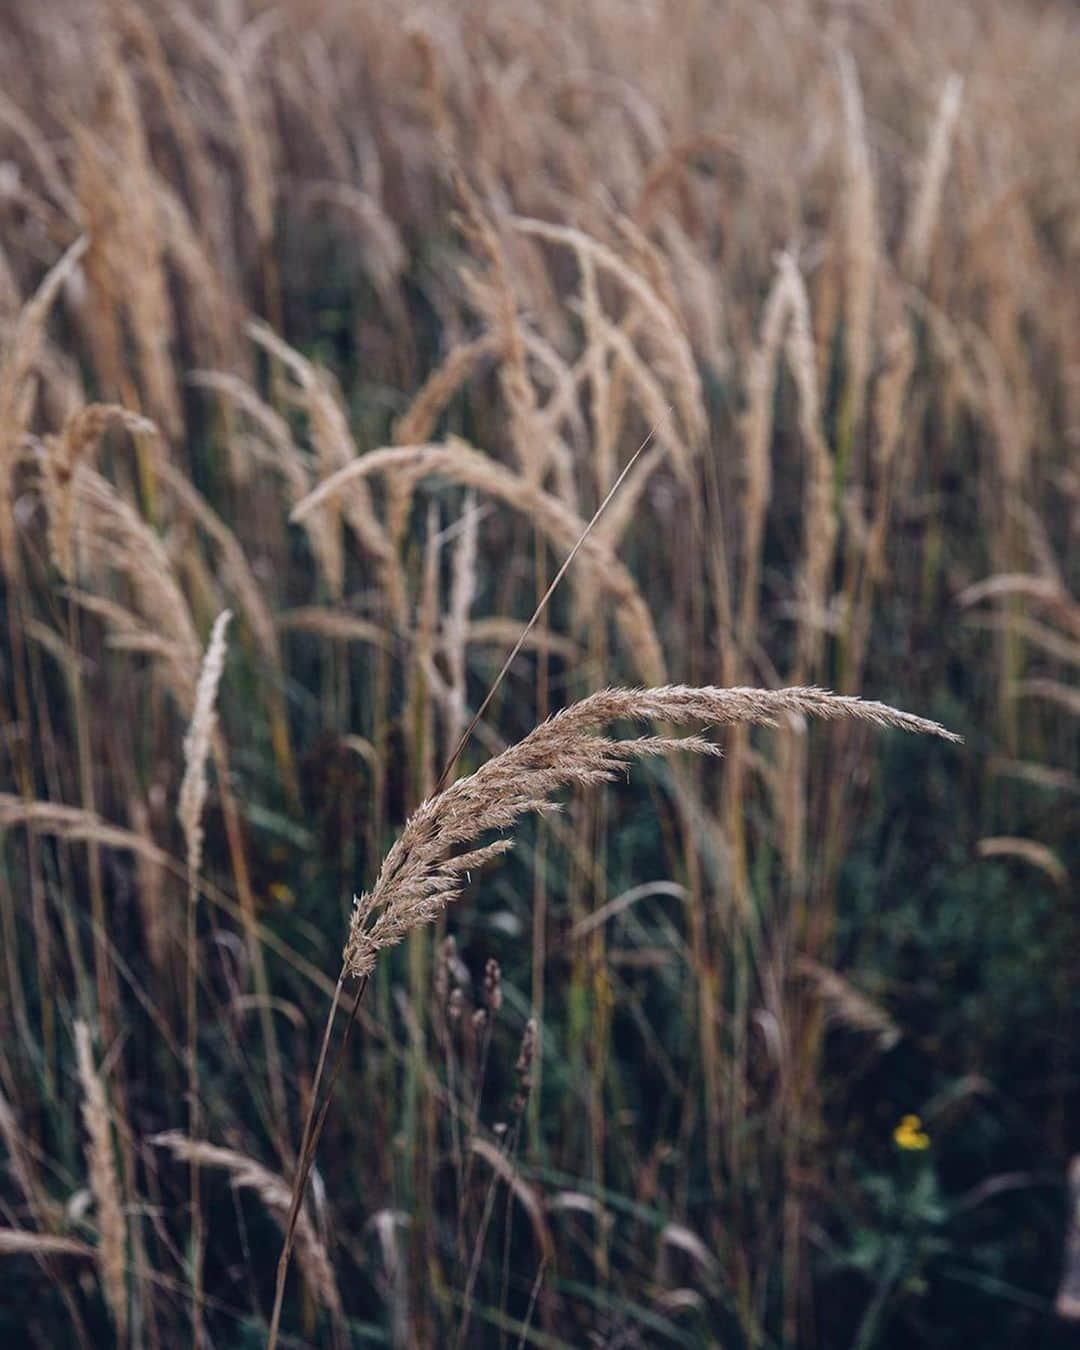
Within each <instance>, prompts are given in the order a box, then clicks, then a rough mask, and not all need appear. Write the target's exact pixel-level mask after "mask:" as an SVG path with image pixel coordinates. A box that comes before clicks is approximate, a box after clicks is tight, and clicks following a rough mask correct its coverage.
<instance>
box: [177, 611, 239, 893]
mask: <svg viewBox="0 0 1080 1350" xmlns="http://www.w3.org/2000/svg"><path fill="white" fill-rule="evenodd" d="M231 618H232V612H231V610H227V609H223V610H222V611H221V613H220V614H219V615H218V616H217V618H216V619H215V620H214V627H213V631H212V632H211V634H210V641H209V643H208V644H207V648H206V655H205V657H204V658H203V664H202V670H201V671H200V673H199V682H198V684H197V686H196V688H195V705H194V709H193V711H192V715H191V723H190V725H189V727H188V729H187V734H186V735H185V736H184V778H183V781H182V783H181V784H180V800H179V803H178V805H177V816H178V817H179V820H180V826H181V828H182V830H183V831H184V842H185V844H186V845H187V863H188V868H189V869H190V871H191V874H192V876H197V875H198V873H199V869H200V867H201V866H202V848H203V828H202V813H203V807H204V806H205V805H206V791H207V783H206V761H207V758H208V757H209V754H210V745H211V741H212V740H213V736H214V727H215V725H216V723H217V713H216V712H215V711H214V702H215V700H216V698H217V690H218V684H219V682H220V680H221V674H222V671H223V670H224V669H225V630H226V629H227V628H228V626H229V620H230V619H231Z"/></svg>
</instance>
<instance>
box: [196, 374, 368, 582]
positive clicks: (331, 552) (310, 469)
mask: <svg viewBox="0 0 1080 1350" xmlns="http://www.w3.org/2000/svg"><path fill="white" fill-rule="evenodd" d="M188 380H189V382H190V383H191V384H193V385H195V386H196V387H197V388H201V389H210V390H213V392H214V393H216V394H218V395H219V396H220V397H221V398H223V399H225V400H227V402H228V404H229V405H230V406H231V407H233V408H235V409H236V410H238V411H239V412H240V413H242V414H243V416H244V418H245V419H246V421H247V422H248V423H249V424H250V426H251V428H252V429H253V434H251V435H248V436H247V437H246V438H245V440H244V442H243V443H242V444H232V442H234V441H237V442H238V441H239V439H240V438H239V437H238V436H235V435H234V436H233V437H231V439H230V445H231V453H233V454H234V455H236V456H239V455H240V454H241V452H242V450H243V449H248V450H250V452H251V454H252V455H253V456H257V458H258V461H259V463H260V464H268V465H269V466H270V467H271V468H272V469H273V470H274V471H275V472H276V473H278V474H280V475H281V477H282V478H283V479H284V480H285V489H286V496H287V498H288V501H289V504H290V506H295V505H296V504H297V503H298V502H301V501H303V499H304V497H306V496H307V494H308V493H309V492H310V491H311V488H312V485H313V479H314V477H315V473H314V468H315V465H314V461H313V460H312V459H311V457H310V456H309V455H308V454H306V453H305V452H304V451H303V450H301V449H300V448H299V446H298V445H297V444H296V443H295V441H294V440H293V437H292V432H291V431H290V430H289V424H288V422H287V421H286V420H285V418H284V417H282V416H281V414H280V413H278V412H277V411H276V410H275V409H274V408H272V407H271V406H270V404H269V403H265V402H264V401H263V400H262V399H261V398H260V397H259V395H258V394H257V393H256V392H255V390H254V389H252V388H251V386H250V385H248V384H245V382H244V381H243V380H241V379H240V378H239V376H237V375H231V374H229V373H227V372H224V371H218V370H197V371H194V372H192V374H191V375H189V376H188ZM304 529H305V531H306V533H307V538H308V544H309V545H310V547H311V552H312V555H313V556H314V558H315V560H316V562H317V563H318V565H319V567H320V569H321V571H322V575H323V580H324V581H325V582H326V585H327V587H328V589H329V591H330V594H331V596H332V597H333V598H334V599H340V598H341V593H342V590H343V589H344V585H345V551H344V547H343V543H342V537H341V524H340V515H339V513H338V512H337V511H336V510H334V509H328V510H327V511H321V512H319V513H318V514H316V515H313V516H312V517H311V518H310V519H308V520H306V521H305V522H304Z"/></svg>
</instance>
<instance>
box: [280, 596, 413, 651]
mask: <svg viewBox="0 0 1080 1350" xmlns="http://www.w3.org/2000/svg"><path fill="white" fill-rule="evenodd" d="M274 622H275V623H276V625H277V628H278V631H279V632H281V633H314V634H315V635H316V636H317V637H324V638H328V639H330V640H331V641H336V642H370V643H371V644H372V645H373V646H375V647H382V648H384V649H385V650H386V651H392V650H393V647H394V640H393V634H392V633H391V632H390V631H389V630H388V629H386V628H383V627H382V626H381V625H380V624H377V623H373V622H372V620H371V619H362V618H360V617H359V616H358V615H356V614H350V613H349V612H348V610H344V609H328V608H326V607H324V606H322V605H301V606H300V607H299V608H297V609H287V610H285V611H284V613H282V614H279V615H278V616H277V617H276V619H275V621H274Z"/></svg>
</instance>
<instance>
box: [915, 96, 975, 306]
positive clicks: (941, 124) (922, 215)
mask: <svg viewBox="0 0 1080 1350" xmlns="http://www.w3.org/2000/svg"><path fill="white" fill-rule="evenodd" d="M963 95H964V81H963V79H962V78H961V77H960V76H959V75H950V76H949V78H948V79H947V80H946V81H945V87H944V89H942V91H941V99H940V101H939V103H938V110H937V116H936V117H935V118H934V125H933V128H932V129H931V132H930V139H929V141H928V142H927V146H926V156H925V158H924V160H923V163H922V171H921V174H920V176H919V190H918V194H917V196H916V198H915V205H914V206H913V207H912V211H911V219H910V221H909V222H908V228H907V233H906V235H905V237H904V247H903V260H904V271H905V273H906V274H907V276H908V277H909V278H910V279H911V280H912V281H913V282H915V284H916V285H921V284H922V283H923V281H924V280H925V279H926V272H927V268H928V266H929V262H930V245H931V243H932V242H933V236H934V227H935V225H936V224H937V219H938V213H939V211H940V209H941V194H942V192H943V190H944V187H945V175H946V173H948V170H949V155H950V152H951V150H952V141H953V133H954V131H955V130H956V121H957V118H958V117H959V116H960V103H961V100H962V98H963Z"/></svg>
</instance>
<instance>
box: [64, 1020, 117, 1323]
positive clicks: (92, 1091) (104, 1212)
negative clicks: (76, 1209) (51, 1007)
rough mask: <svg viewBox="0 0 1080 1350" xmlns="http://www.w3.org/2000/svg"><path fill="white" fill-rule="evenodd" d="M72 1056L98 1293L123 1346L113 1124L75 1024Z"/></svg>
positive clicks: (85, 1034)
mask: <svg viewBox="0 0 1080 1350" xmlns="http://www.w3.org/2000/svg"><path fill="white" fill-rule="evenodd" d="M75 1053H76V1056H77V1060H78V1069H79V1082H80V1083H81V1085H82V1094H83V1101H82V1114H83V1122H84V1123H85V1125H86V1132H87V1135H88V1136H89V1144H88V1147H87V1166H88V1170H89V1173H90V1189H91V1190H92V1191H93V1193H94V1202H95V1204H96V1206H97V1227H98V1246H97V1260H98V1266H99V1269H100V1272H101V1287H102V1289H103V1290H104V1292H105V1302H106V1303H107V1304H108V1305H109V1312H110V1313H111V1315H112V1319H113V1323H114V1324H115V1326H116V1331H117V1336H118V1337H119V1339H120V1341H121V1342H123V1341H124V1340H125V1339H126V1336H127V1321H128V1307H127V1280H126V1277H125V1269H126V1266H127V1256H126V1252H127V1225H126V1223H125V1220H124V1208H123V1204H122V1202H121V1199H120V1181H119V1178H118V1176H117V1172H116V1158H115V1155H114V1153H113V1142H112V1123H111V1115H110V1112H109V1104H108V1100H107V1098H106V1096H105V1084H104V1082H103V1081H102V1079H101V1078H100V1076H99V1074H98V1071H97V1069H96V1068H95V1067H94V1054H93V1050H92V1048H91V1045H90V1028H89V1027H88V1026H87V1025H86V1023H85V1022H76V1023H75Z"/></svg>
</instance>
